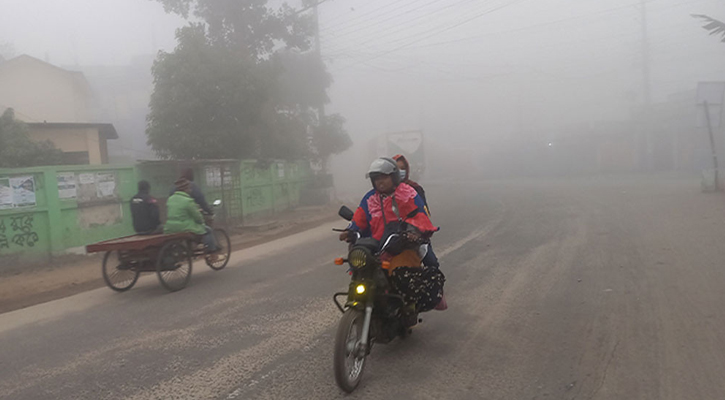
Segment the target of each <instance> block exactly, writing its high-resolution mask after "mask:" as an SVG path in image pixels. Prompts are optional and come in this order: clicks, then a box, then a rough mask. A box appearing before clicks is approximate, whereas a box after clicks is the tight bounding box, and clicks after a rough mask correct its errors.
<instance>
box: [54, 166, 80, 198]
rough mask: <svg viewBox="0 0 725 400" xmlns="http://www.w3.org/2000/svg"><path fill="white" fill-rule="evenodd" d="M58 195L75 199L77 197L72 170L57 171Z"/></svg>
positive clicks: (74, 175) (74, 176)
mask: <svg viewBox="0 0 725 400" xmlns="http://www.w3.org/2000/svg"><path fill="white" fill-rule="evenodd" d="M58 197H60V198H61V199H75V198H76V197H78V188H77V187H76V174H75V173H74V172H58Z"/></svg>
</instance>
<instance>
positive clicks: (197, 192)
mask: <svg viewBox="0 0 725 400" xmlns="http://www.w3.org/2000/svg"><path fill="white" fill-rule="evenodd" d="M190 183H191V198H192V199H194V201H195V202H196V204H198V205H199V207H201V209H202V211H204V212H205V213H207V214H214V210H212V209H211V207H209V203H207V202H206V197H204V193H203V192H202V191H201V189H199V185H197V184H196V183H194V182H193V181H191V182H190ZM175 192H176V187H173V188H171V192H169V196H173V194H174V193H175Z"/></svg>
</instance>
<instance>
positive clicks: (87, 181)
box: [78, 174, 96, 185]
mask: <svg viewBox="0 0 725 400" xmlns="http://www.w3.org/2000/svg"><path fill="white" fill-rule="evenodd" d="M78 180H79V181H80V182H81V185H93V184H94V183H96V177H95V176H94V175H93V174H79V175H78Z"/></svg>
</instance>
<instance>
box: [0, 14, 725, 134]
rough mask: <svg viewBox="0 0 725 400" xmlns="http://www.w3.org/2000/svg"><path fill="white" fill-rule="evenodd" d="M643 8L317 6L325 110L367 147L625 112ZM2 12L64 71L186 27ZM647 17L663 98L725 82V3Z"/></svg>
mask: <svg viewBox="0 0 725 400" xmlns="http://www.w3.org/2000/svg"><path fill="white" fill-rule="evenodd" d="M275 3H281V1H277V2H275ZM290 4H291V5H293V6H298V5H299V1H291V2H290ZM638 4H639V1H638V0H607V1H601V0H598V1H597V0H488V1H483V0H403V1H397V2H393V1H391V0H328V1H327V2H325V3H323V4H322V5H320V7H319V9H320V20H321V27H322V28H321V29H322V30H321V36H322V52H323V56H324V57H325V60H326V62H327V63H328V66H329V69H330V72H331V73H332V74H333V76H334V79H335V83H334V85H333V87H332V88H331V89H330V96H331V99H332V104H330V106H329V108H328V109H329V110H330V111H331V112H340V113H341V114H343V115H344V116H345V117H346V118H347V119H348V124H347V128H348V130H349V131H350V133H351V135H352V136H353V139H354V140H356V142H358V143H361V142H364V141H365V140H366V139H367V138H369V137H371V136H373V135H375V134H378V133H381V132H384V131H391V130H400V129H411V128H414V129H417V128H421V129H424V130H425V132H426V134H427V135H429V137H432V138H439V139H442V138H445V139H446V140H449V141H459V142H461V143H464V144H466V143H477V144H480V145H481V146H485V143H486V142H487V141H489V140H495V139H497V138H500V137H502V136H505V135H511V134H516V133H517V132H522V131H535V130H546V129H551V128H552V127H557V126H562V125H565V124H568V123H572V122H581V121H600V120H612V119H623V118H627V116H628V114H629V113H630V111H631V109H632V107H633V106H636V105H638V104H641V103H642V100H643V99H642V73H641V70H642V53H641V50H642V46H641V44H642V41H641V19H640V10H639V8H638ZM1 5H2V13H0V43H1V42H10V43H12V44H13V45H14V47H15V49H16V51H17V53H19V54H23V53H27V54H30V55H33V56H35V57H38V58H41V59H45V58H46V55H47V57H48V58H49V59H50V61H51V62H53V63H54V64H58V65H75V64H80V65H124V64H127V63H128V62H129V60H130V59H131V58H132V57H134V56H136V55H141V54H153V53H155V52H156V51H157V50H159V49H163V50H172V49H173V47H174V44H175V40H174V30H175V29H176V28H177V27H179V26H181V25H182V24H183V23H184V22H183V21H182V20H181V19H180V18H178V17H175V16H170V15H167V14H165V13H164V11H163V8H162V7H161V5H160V4H159V3H158V2H156V1H151V0H64V1H57V0H32V1H28V0H3V1H2V2H1ZM499 7H500V9H498V10H496V9H497V8H499ZM647 9H648V11H649V13H648V18H649V41H650V49H651V66H652V74H651V81H652V95H653V100H654V101H662V100H664V99H665V98H666V97H667V96H668V95H670V94H672V93H675V92H681V91H686V90H692V89H694V87H695V84H696V82H697V81H701V80H725V72H724V71H725V68H724V67H725V44H722V43H720V42H719V41H718V40H717V39H716V38H713V37H709V36H708V35H707V32H706V31H705V30H703V29H702V28H701V27H700V25H701V24H700V22H699V21H698V20H695V19H693V18H692V17H691V16H690V14H693V13H703V14H710V15H712V16H713V17H716V18H722V19H725V11H724V10H723V8H722V2H721V0H695V1H693V0H648V1H647ZM487 11H488V12H490V13H488V14H485V15H481V16H480V17H478V18H475V19H472V20H471V21H468V22H466V21H467V20H468V19H471V18H472V17H475V16H477V15H478V14H483V13H485V12H487Z"/></svg>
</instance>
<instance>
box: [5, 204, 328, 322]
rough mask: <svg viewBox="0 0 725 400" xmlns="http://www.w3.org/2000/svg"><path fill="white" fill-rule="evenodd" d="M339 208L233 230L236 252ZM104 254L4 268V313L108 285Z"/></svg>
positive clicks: (316, 209)
mask: <svg viewBox="0 0 725 400" xmlns="http://www.w3.org/2000/svg"><path fill="white" fill-rule="evenodd" d="M338 207H339V206H333V205H330V206H325V207H306V208H299V209H297V210H295V211H290V212H287V213H284V214H282V215H279V216H278V217H276V218H275V219H274V220H263V221H259V222H257V223H254V224H253V225H250V226H247V227H242V228H236V229H233V230H230V236H231V241H232V250H233V251H238V250H241V249H244V248H248V247H252V246H256V245H259V244H262V243H267V242H271V241H273V240H276V239H280V238H283V237H286V236H289V235H292V234H295V233H298V232H300V231H304V230H307V229H312V228H315V227H317V226H319V225H321V224H324V223H327V222H330V221H334V220H336V219H339V217H337V208H338ZM102 260H103V254H91V255H86V256H75V255H68V256H61V257H58V258H55V259H54V260H52V261H51V262H44V263H38V264H27V265H15V266H12V267H4V268H0V314H2V313H6V312H9V311H13V310H18V309H21V308H25V307H30V306H33V305H36V304H40V303H45V302H48V301H53V300H57V299H61V298H64V297H68V296H72V295H75V294H78V293H82V292H85V291H88V290H92V289H97V288H99V287H103V286H105V283H104V282H103V278H102V277H101V263H102Z"/></svg>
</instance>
